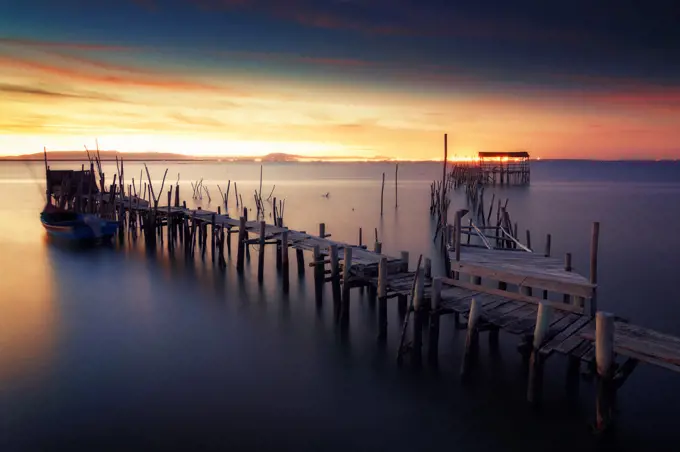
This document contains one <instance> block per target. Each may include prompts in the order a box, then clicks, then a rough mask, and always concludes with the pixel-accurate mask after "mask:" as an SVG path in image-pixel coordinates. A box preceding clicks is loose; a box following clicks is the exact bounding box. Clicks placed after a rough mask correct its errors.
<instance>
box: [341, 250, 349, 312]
mask: <svg viewBox="0 0 680 452" xmlns="http://www.w3.org/2000/svg"><path fill="white" fill-rule="evenodd" d="M343 253H344V256H343V259H342V307H341V311H340V322H341V323H342V324H343V325H346V324H347V322H349V295H350V287H351V281H350V280H351V276H352V273H351V270H352V247H349V246H346V247H345V248H344V250H343Z"/></svg>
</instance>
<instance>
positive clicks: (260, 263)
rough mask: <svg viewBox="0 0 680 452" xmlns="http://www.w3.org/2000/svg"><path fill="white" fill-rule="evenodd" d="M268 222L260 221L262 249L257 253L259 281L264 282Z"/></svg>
mask: <svg viewBox="0 0 680 452" xmlns="http://www.w3.org/2000/svg"><path fill="white" fill-rule="evenodd" d="M266 228H267V223H266V222H265V221H264V220H263V221H260V249H259V251H258V255H257V281H258V282H259V283H262V281H263V280H264V249H265V248H266V245H265V235H266Z"/></svg>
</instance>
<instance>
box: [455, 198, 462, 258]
mask: <svg viewBox="0 0 680 452" xmlns="http://www.w3.org/2000/svg"><path fill="white" fill-rule="evenodd" d="M462 216H463V213H462V211H460V210H459V211H457V212H456V218H455V223H454V233H455V234H456V237H455V244H454V246H455V247H456V248H455V251H456V262H460V233H461V230H460V220H461V218H462Z"/></svg>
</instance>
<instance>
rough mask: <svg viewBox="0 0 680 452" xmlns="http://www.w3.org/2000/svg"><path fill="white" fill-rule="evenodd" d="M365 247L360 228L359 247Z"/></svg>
mask: <svg viewBox="0 0 680 452" xmlns="http://www.w3.org/2000/svg"><path fill="white" fill-rule="evenodd" d="M363 245H364V243H363V236H362V233H361V228H359V246H363Z"/></svg>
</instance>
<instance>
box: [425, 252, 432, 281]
mask: <svg viewBox="0 0 680 452" xmlns="http://www.w3.org/2000/svg"><path fill="white" fill-rule="evenodd" d="M424 267H425V277H426V278H428V279H430V278H432V259H430V258H429V257H426V258H425V265H424Z"/></svg>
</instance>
